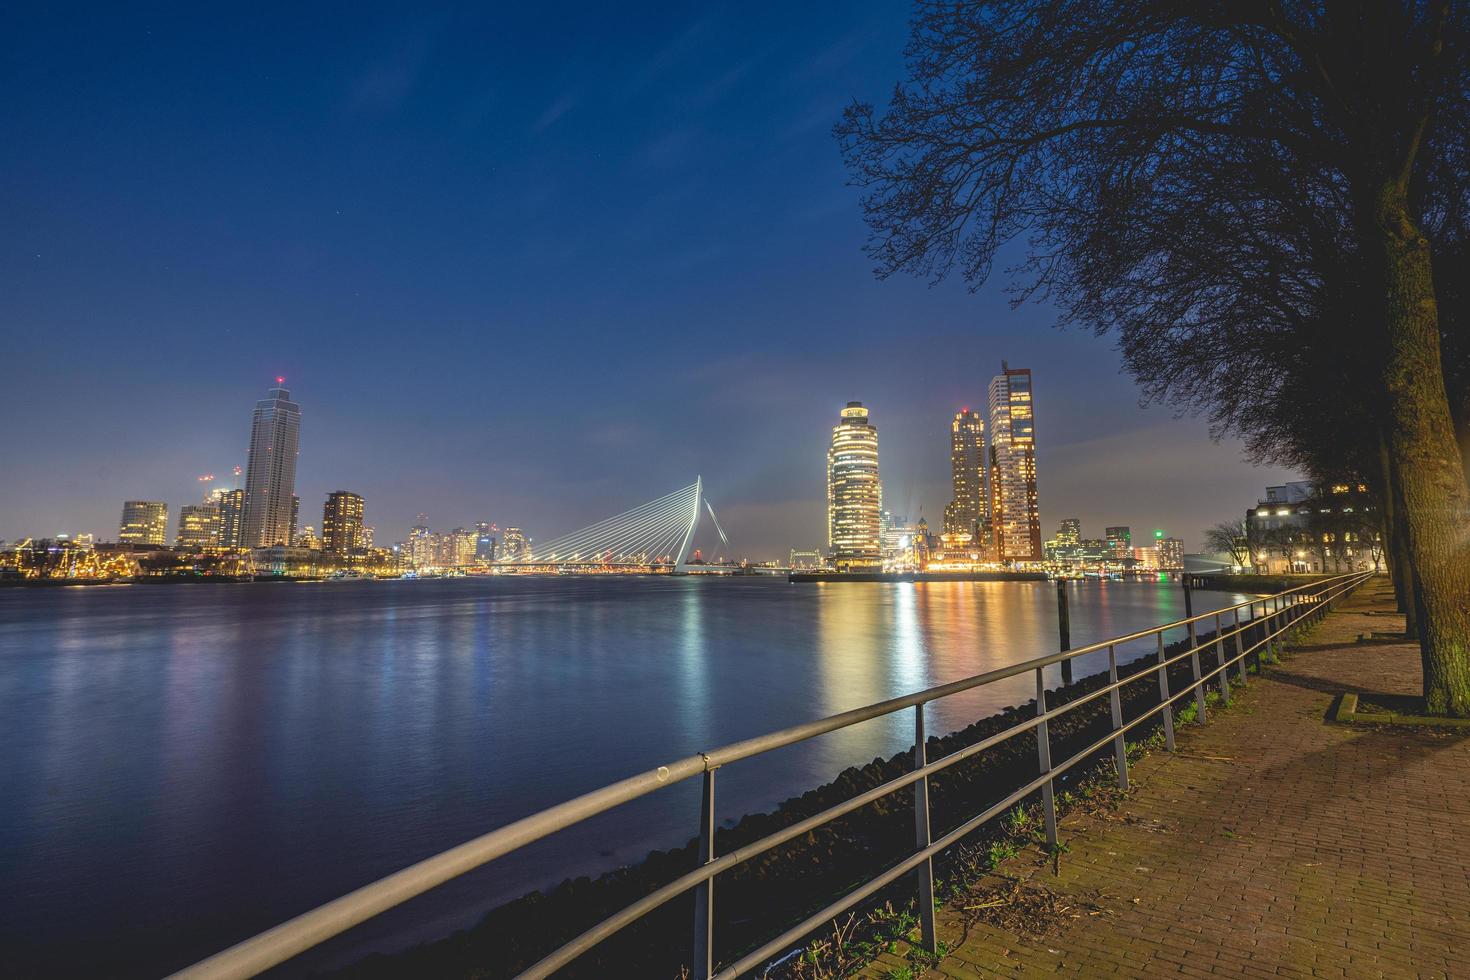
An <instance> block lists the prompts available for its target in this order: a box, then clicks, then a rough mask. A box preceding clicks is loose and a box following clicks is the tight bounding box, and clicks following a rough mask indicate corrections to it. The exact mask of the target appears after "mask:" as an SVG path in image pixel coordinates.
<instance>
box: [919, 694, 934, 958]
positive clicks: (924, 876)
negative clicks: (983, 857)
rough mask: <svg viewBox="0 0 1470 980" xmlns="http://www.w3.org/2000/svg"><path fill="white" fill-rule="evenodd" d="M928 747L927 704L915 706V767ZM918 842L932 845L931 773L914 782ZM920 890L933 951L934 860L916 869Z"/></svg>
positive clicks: (922, 928) (922, 926) (923, 926)
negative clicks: (930, 822)
mask: <svg viewBox="0 0 1470 980" xmlns="http://www.w3.org/2000/svg"><path fill="white" fill-rule="evenodd" d="M928 760H929V755H928V750H927V748H926V747H925V745H924V706H923V705H922V704H916V705H914V768H915V769H923V768H924V766H926V765H928ZM914 843H915V844H917V845H918V849H919V850H923V849H924V848H926V847H928V846H929V844H930V838H929V776H928V775H927V774H925V776H924V777H923V778H922V779H920V780H918V781H917V782H915V783H914ZM914 875H915V876H916V877H917V880H918V886H919V888H918V891H919V934H920V938H921V939H922V941H923V944H924V948H925V949H927V950H928V951H929V952H931V953H933V952H936V951H937V950H938V949H939V946H938V941H937V939H936V936H935V932H934V859H933V858H925V859H924V863H923V864H921V865H919V866H918V867H917V868H915V869H914Z"/></svg>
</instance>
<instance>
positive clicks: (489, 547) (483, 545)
mask: <svg viewBox="0 0 1470 980" xmlns="http://www.w3.org/2000/svg"><path fill="white" fill-rule="evenodd" d="M499 533H500V528H498V527H496V526H495V525H494V524H492V523H491V522H489V521H480V522H479V523H478V524H476V525H475V535H476V537H475V561H477V562H492V561H494V560H495V543H496V535H497V534H499Z"/></svg>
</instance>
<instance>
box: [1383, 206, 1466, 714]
mask: <svg viewBox="0 0 1470 980" xmlns="http://www.w3.org/2000/svg"><path fill="white" fill-rule="evenodd" d="M1375 205H1376V207H1375V214H1374V217H1375V219H1376V225H1377V227H1376V229H1375V231H1376V235H1375V236H1374V237H1375V241H1374V242H1373V243H1372V244H1373V245H1375V246H1376V249H1375V251H1376V253H1377V254H1376V256H1375V257H1376V259H1377V260H1378V263H1379V269H1380V270H1381V273H1382V276H1383V278H1382V286H1383V301H1384V326H1385V330H1386V334H1387V337H1386V339H1387V345H1386V347H1387V349H1386V356H1385V360H1384V366H1383V377H1384V387H1385V390H1386V393H1387V396H1388V423H1389V427H1388V443H1389V452H1390V454H1391V456H1392V462H1393V465H1394V470H1395V475H1396V476H1397V477H1398V484H1399V488H1400V497H1399V500H1400V502H1401V503H1402V508H1403V523H1404V526H1405V528H1406V529H1407V531H1408V534H1407V538H1408V541H1407V551H1408V561H1409V564H1410V566H1411V569H1412V571H1413V573H1414V575H1415V577H1416V579H1417V581H1416V582H1415V584H1416V586H1417V592H1418V596H1417V599H1418V607H1419V610H1420V612H1421V614H1422V615H1421V619H1420V621H1419V632H1420V641H1419V642H1420V647H1421V650H1422V653H1423V659H1424V699H1425V702H1426V707H1427V709H1428V711H1429V713H1430V714H1435V715H1452V716H1456V717H1470V488H1467V486H1466V481H1465V470H1464V468H1463V465H1462V461H1461V457H1460V451H1459V446H1458V444H1457V443H1456V441H1455V431H1454V425H1453V424H1452V422H1451V420H1450V407H1449V398H1448V396H1447V395H1446V393H1445V382H1444V369H1443V364H1442V362H1441V357H1440V338H1439V318H1438V311H1437V307H1436V304H1435V297H1434V276H1433V273H1432V271H1431V268H1430V251H1429V242H1428V241H1427V240H1426V239H1425V237H1424V235H1423V234H1422V233H1421V232H1420V231H1419V229H1418V228H1417V227H1416V226H1415V225H1414V223H1413V221H1412V220H1411V219H1410V216H1409V211H1408V206H1407V196H1406V193H1405V189H1404V186H1403V184H1402V182H1401V181H1392V182H1390V183H1388V184H1386V185H1385V186H1383V187H1382V188H1381V189H1380V191H1379V193H1378V194H1377V196H1376V199H1375Z"/></svg>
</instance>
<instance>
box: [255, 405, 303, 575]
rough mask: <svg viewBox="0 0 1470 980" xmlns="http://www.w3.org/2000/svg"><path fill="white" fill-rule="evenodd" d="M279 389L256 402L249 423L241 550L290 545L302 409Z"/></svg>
mask: <svg viewBox="0 0 1470 980" xmlns="http://www.w3.org/2000/svg"><path fill="white" fill-rule="evenodd" d="M284 380H285V379H283V378H277V379H276V387H274V388H272V389H271V390H270V391H269V392H267V393H266V397H265V398H264V399H262V400H261V401H258V402H256V403H255V413H254V416H253V417H252V419H251V424H250V455H249V458H248V459H247V461H246V464H245V512H244V516H243V518H242V520H241V532H240V537H241V546H242V547H245V548H267V547H270V546H272V545H277V544H287V543H289V542H290V540H291V537H292V532H293V531H294V530H295V523H296V522H295V520H294V514H293V512H294V510H295V496H296V452H297V444H298V441H299V439H300V436H301V406H299V405H297V404H296V403H295V402H293V401H291V393H290V392H289V391H287V390H286V389H285V388H284V387H281V385H282V383H283V381H284Z"/></svg>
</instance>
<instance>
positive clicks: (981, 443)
mask: <svg viewBox="0 0 1470 980" xmlns="http://www.w3.org/2000/svg"><path fill="white" fill-rule="evenodd" d="M949 466H950V475H951V479H952V482H953V487H954V499H953V500H951V501H950V502H949V506H947V507H945V508H944V533H945V534H948V535H965V534H968V535H969V536H970V539H971V540H972V541H974V542H977V543H978V542H979V541H980V530H981V527H982V525H983V524H984V523H985V521H986V518H987V516H988V515H987V510H988V507H989V502H990V494H989V491H988V490H987V488H986V485H985V484H986V472H985V471H986V468H987V467H986V464H985V423H984V421H983V420H982V419H981V418H980V415H979V413H977V412H972V411H970V410H969V409H968V408H964V409H961V410H960V411H959V412H957V413H955V417H954V419H953V421H951V423H950V434H949Z"/></svg>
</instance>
